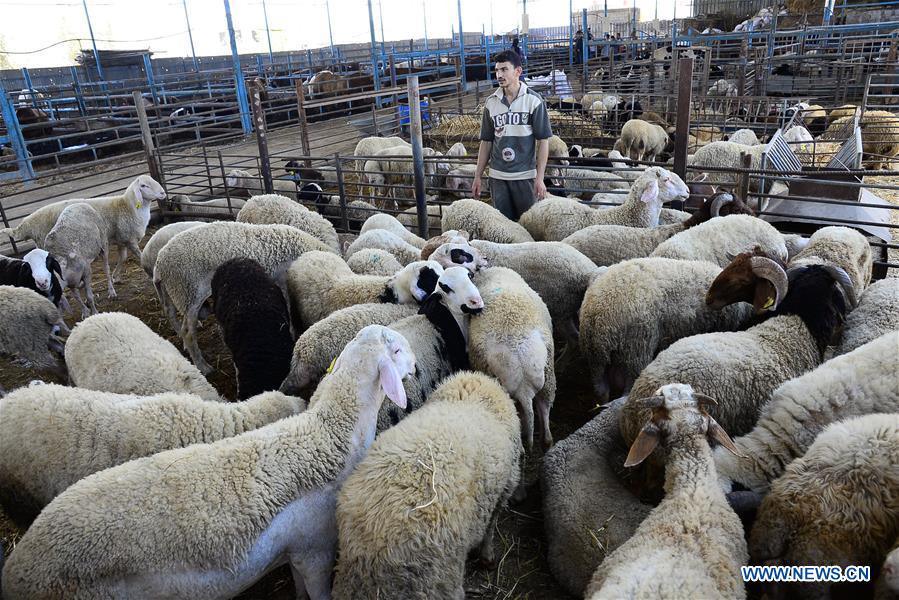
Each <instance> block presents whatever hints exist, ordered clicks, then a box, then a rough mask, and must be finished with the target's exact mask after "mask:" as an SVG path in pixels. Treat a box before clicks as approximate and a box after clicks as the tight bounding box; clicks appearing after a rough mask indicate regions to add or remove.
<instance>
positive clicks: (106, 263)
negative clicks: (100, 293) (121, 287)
mask: <svg viewBox="0 0 899 600" xmlns="http://www.w3.org/2000/svg"><path fill="white" fill-rule="evenodd" d="M101 254H103V272H104V273H106V294H107V295H108V296H109V297H110V298H115V297H116V296H117V294H116V293H115V288H114V287H112V277H111V276H110V275H109V249H108V248H107V249H106V250H103V251H102V252H101Z"/></svg>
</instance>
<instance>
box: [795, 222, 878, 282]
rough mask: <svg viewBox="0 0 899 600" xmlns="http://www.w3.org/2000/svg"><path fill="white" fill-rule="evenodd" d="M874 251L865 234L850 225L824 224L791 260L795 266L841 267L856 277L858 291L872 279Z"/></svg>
mask: <svg viewBox="0 0 899 600" xmlns="http://www.w3.org/2000/svg"><path fill="white" fill-rule="evenodd" d="M873 261H874V255H873V253H872V252H871V245H870V244H869V243H868V240H867V239H865V236H864V235H862V234H861V233H859V232H858V231H856V230H855V229H850V228H849V227H822V228H821V229H819V230H817V231H816V232H815V233H813V234H812V236H811V237H810V238H809V240H808V244H807V245H806V246H805V248H803V249H802V251H800V252H799V253H798V254H797V255H796V256H794V257H793V258H792V259H791V260H790V266H791V267H800V266H803V265H833V266H835V267H840V268H841V269H843V270H844V271H846V272H847V273H848V274H849V277H850V279H852V287H853V288H854V289H855V291H856V294H858V295H861V293H862V292H863V291H864V290H865V288H867V287H868V284H869V283H871V266H872V264H873Z"/></svg>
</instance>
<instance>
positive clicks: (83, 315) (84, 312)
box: [72, 288, 91, 319]
mask: <svg viewBox="0 0 899 600" xmlns="http://www.w3.org/2000/svg"><path fill="white" fill-rule="evenodd" d="M72 295H73V296H75V300H77V301H78V305H79V306H80V307H81V318H82V319H86V318H88V317H89V316H90V314H91V311H90V309H89V308H88V307H87V305H86V304H85V303H84V299H83V298H82V297H81V290H79V289H78V288H72Z"/></svg>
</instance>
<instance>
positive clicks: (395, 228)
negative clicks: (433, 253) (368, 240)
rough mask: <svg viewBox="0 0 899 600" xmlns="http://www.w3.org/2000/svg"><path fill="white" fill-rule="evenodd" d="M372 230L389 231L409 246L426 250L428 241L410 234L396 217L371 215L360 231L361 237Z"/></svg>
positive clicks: (380, 214) (384, 214) (379, 214)
mask: <svg viewBox="0 0 899 600" xmlns="http://www.w3.org/2000/svg"><path fill="white" fill-rule="evenodd" d="M372 229H383V230H385V231H389V232H390V233H392V234H394V235H396V236H398V237H399V238H401V239H402V240H403V241H404V242H406V243H407V244H411V245H413V246H415V247H416V248H424V245H425V242H426V240H424V239H422V238H420V237H418V236H417V235H415V234H414V233H412V232H410V231H409V230H408V229H406V227H405V226H404V225H403V224H402V223H400V221H399V220H398V219H397V218H396V217H394V216H393V215H388V214H386V213H376V214H373V215H371V216H370V217H368V218H367V219H366V220H365V223H363V224H362V228H361V229H360V230H359V235H362V234H363V233H365V232H367V231H371V230H372Z"/></svg>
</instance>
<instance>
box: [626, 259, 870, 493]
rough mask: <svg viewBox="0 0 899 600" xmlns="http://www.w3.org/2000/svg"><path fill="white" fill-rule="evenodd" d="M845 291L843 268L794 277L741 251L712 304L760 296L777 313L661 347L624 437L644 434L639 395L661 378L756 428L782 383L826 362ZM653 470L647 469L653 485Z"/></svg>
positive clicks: (738, 428)
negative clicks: (740, 289) (738, 287)
mask: <svg viewBox="0 0 899 600" xmlns="http://www.w3.org/2000/svg"><path fill="white" fill-rule="evenodd" d="M746 271H749V275H747V274H746ZM753 276H755V277H757V278H758V282H757V283H756V284H755V285H752V286H748V289H747V290H746V291H747V292H748V298H746V296H744V295H742V294H741V295H740V296H739V297H738V298H736V299H734V298H732V297H731V296H730V295H729V294H730V291H731V289H732V288H733V286H734V283H735V281H739V282H742V281H743V279H737V278H746V279H750V278H752V277H753ZM788 280H789V290H788V289H787V285H788ZM772 287H773V288H774V289H773V293H772V292H771V291H769V290H771V288H772ZM769 294H770V295H769ZM844 295H848V296H850V297H852V285H851V283H850V282H849V279H848V276H847V275H846V273H845V272H844V271H842V270H841V269H839V268H836V267H831V266H829V265H814V266H809V267H804V268H800V269H797V270H794V271H793V272H791V273H790V274H789V275H788V274H787V273H786V272H785V271H784V269H783V267H782V266H781V265H780V264H779V263H778V262H777V261H776V260H774V259H772V258H771V257H763V256H752V255H751V253H745V254H741V255H740V256H738V257H737V258H736V259H734V263H732V264H731V265H729V266H728V268H727V269H725V270H724V271H722V272H721V273H720V274H719V275H718V277H717V278H715V281H714V282H712V286H711V287H710V288H709V291H708V294H707V295H706V304H707V305H709V306H710V307H712V308H716V309H717V308H721V307H724V306H726V305H728V304H730V303H731V302H733V301H735V300H752V299H754V307H755V309H756V310H757V311H762V310H768V311H769V312H768V313H766V318H765V320H762V321H761V322H760V323H758V324H757V325H754V326H753V327H750V328H749V329H746V330H745V331H736V332H731V331H728V332H717V333H704V334H699V335H694V336H691V337H688V338H683V339H680V340H678V341H676V342H674V343H673V344H671V345H670V346H668V348H666V349H665V350H663V351H662V352H660V353H659V355H658V356H656V358H655V359H654V360H653V361H652V362H651V363H650V364H649V365H647V366H646V367H645V368H644V369H643V371H642V372H641V373H640V376H639V377H637V379H636V381H635V382H634V385H633V387H632V388H631V391H630V394H629V398H628V402H627V403H626V404H625V406H624V409H623V410H622V417H621V423H620V425H621V434H622V436H623V437H624V440H625V441H626V442H631V441H633V440H634V439H635V438H636V436H637V430H638V428H639V426H640V425H639V423H640V422H642V420H643V419H644V418H645V412H644V411H642V410H641V409H640V407H639V405H638V404H637V403H636V402H635V400H636V399H638V398H643V397H647V396H649V395H652V394H653V392H654V390H656V389H658V388H659V386H660V385H661V383H660V382H670V381H680V382H683V383H687V384H690V385H692V386H693V387H694V389H696V390H697V391H701V392H702V393H704V394H708V395H710V396H712V395H713V397H716V398H718V399H719V401H720V402H722V404H721V405H720V406H719V407H718V412H717V414H718V421H719V422H720V423H721V424H722V426H723V427H726V428H727V429H730V430H731V431H733V432H734V433H735V434H736V435H744V434H746V433H748V432H749V431H750V430H751V429H752V427H753V426H754V425H755V421H756V419H757V417H758V409H759V408H760V407H761V406H762V405H763V404H764V403H766V402H767V401H768V399H769V398H770V397H771V393H772V392H773V391H774V390H775V389H776V388H777V387H778V386H779V385H780V384H781V383H783V382H784V381H787V380H789V379H792V378H793V377H797V376H799V375H801V374H803V373H805V372H806V371H809V370H811V369H812V368H814V367H816V366H818V365H819V364H820V363H821V360H822V357H823V354H824V350H825V349H826V348H827V345H828V344H830V343H831V341H832V340H833V338H834V337H835V336H836V334H837V333H838V332H839V330H840V327H841V326H842V323H843V320H844V318H845V314H846V312H847V310H848V305H849V304H851V303H853V302H852V301H851V300H850V301H849V302H847V301H846V298H845V297H844ZM632 400H634V402H632ZM651 471H652V469H649V470H648V471H647V473H646V474H647V475H648V477H649V482H650V485H651V482H652V473H651Z"/></svg>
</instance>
